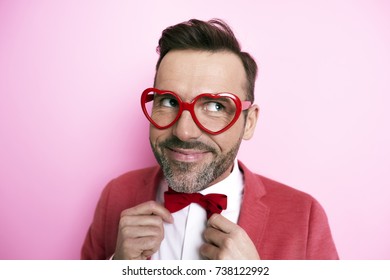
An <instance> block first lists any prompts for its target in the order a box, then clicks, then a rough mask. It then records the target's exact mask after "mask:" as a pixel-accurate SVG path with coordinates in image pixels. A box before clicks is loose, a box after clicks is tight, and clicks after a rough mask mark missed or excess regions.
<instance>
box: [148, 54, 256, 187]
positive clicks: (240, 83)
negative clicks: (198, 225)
mask: <svg viewBox="0 0 390 280" xmlns="http://www.w3.org/2000/svg"><path fill="white" fill-rule="evenodd" d="M155 87H156V88H158V89H161V90H169V91H173V92H175V93H177V94H178V95H179V96H180V98H181V99H182V100H183V101H184V102H190V101H191V100H192V99H194V98H195V97H196V96H197V95H199V94H200V93H220V92H229V93H233V94H235V95H237V96H238V97H239V98H240V99H241V100H245V97H246V92H245V89H246V75H245V70H244V67H243V65H242V62H241V60H240V58H239V57H238V56H237V55H235V54H233V53H231V52H225V51H224V52H215V53H212V52H207V51H195V50H176V51H170V52H169V53H168V54H167V55H166V56H165V57H164V58H163V60H162V61H161V64H160V67H159V69H158V72H157V75H156V83H155ZM257 111H258V109H257V106H253V107H252V108H250V109H249V112H248V120H247V122H245V116H244V114H243V113H241V115H240V118H239V119H238V120H237V122H236V123H235V124H234V125H233V126H232V127H231V128H230V129H228V130H227V131H225V132H223V133H221V134H218V135H210V134H207V133H206V132H204V131H203V130H201V129H200V128H199V127H198V126H197V125H196V123H195V122H194V120H193V119H192V117H191V114H190V112H189V111H183V113H182V115H181V116H180V118H179V120H178V121H177V122H176V123H175V124H174V125H173V126H171V127H169V128H167V129H162V130H160V129H157V128H155V127H154V126H153V125H151V126H150V143H151V146H152V149H153V152H154V154H155V156H156V159H157V161H158V162H159V164H160V165H161V167H162V169H163V171H164V175H165V178H166V179H167V181H168V184H169V186H170V187H171V188H172V189H174V190H176V191H178V192H188V193H192V192H198V191H200V190H203V189H205V188H207V187H208V186H210V185H212V184H215V183H217V182H219V181H221V180H223V179H224V178H226V177H227V176H228V175H229V173H230V172H231V170H232V167H233V162H234V159H235V157H236V155H237V152H238V149H239V146H240V143H241V140H242V139H243V138H244V139H249V138H250V137H251V136H252V134H253V130H254V127H255V123H256V119H257Z"/></svg>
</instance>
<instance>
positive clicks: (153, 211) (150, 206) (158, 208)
mask: <svg viewBox="0 0 390 280" xmlns="http://www.w3.org/2000/svg"><path fill="white" fill-rule="evenodd" d="M137 215H156V216H159V217H161V218H162V219H163V220H164V221H165V222H167V223H172V222H173V217H172V215H171V213H170V212H169V210H168V209H166V208H165V207H164V206H162V205H161V204H158V203H157V202H155V201H148V202H144V203H141V204H139V205H137V206H135V207H132V208H129V209H126V210H124V211H123V212H122V213H121V217H123V216H137Z"/></svg>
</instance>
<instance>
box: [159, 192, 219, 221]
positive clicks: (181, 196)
mask: <svg viewBox="0 0 390 280" xmlns="http://www.w3.org/2000/svg"><path fill="white" fill-rule="evenodd" d="M164 199H165V207H166V208H167V209H168V210H169V211H170V212H171V213H174V212H177V211H179V210H181V209H183V208H184V207H186V206H188V205H189V204H190V203H198V204H199V205H200V206H202V207H203V208H204V209H205V210H206V213H207V219H209V218H210V217H211V215H213V214H214V213H218V214H220V213H221V212H222V210H225V209H226V207H227V196H226V195H224V194H216V193H211V194H207V195H203V194H200V193H179V192H175V191H174V190H172V189H171V188H169V189H168V191H166V192H165V193H164Z"/></svg>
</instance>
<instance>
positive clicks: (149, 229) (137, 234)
mask: <svg viewBox="0 0 390 280" xmlns="http://www.w3.org/2000/svg"><path fill="white" fill-rule="evenodd" d="M120 231H121V235H122V236H123V238H132V239H134V238H142V237H158V239H160V240H162V239H163V236H164V229H163V228H162V227H154V226H142V227H139V226H135V227H133V226H127V227H124V228H121V229H120Z"/></svg>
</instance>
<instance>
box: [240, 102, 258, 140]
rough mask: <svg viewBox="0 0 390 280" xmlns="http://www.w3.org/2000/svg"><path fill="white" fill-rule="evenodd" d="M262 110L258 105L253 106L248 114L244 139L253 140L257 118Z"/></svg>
mask: <svg viewBox="0 0 390 280" xmlns="http://www.w3.org/2000/svg"><path fill="white" fill-rule="evenodd" d="M259 112H260V108H259V106H257V105H256V104H254V105H252V106H251V107H250V108H249V109H248V112H247V116H246V123H245V131H244V135H243V137H242V138H243V139H245V140H249V139H251V138H252V136H253V133H254V132H255V128H256V123H257V118H258V117H259Z"/></svg>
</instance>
